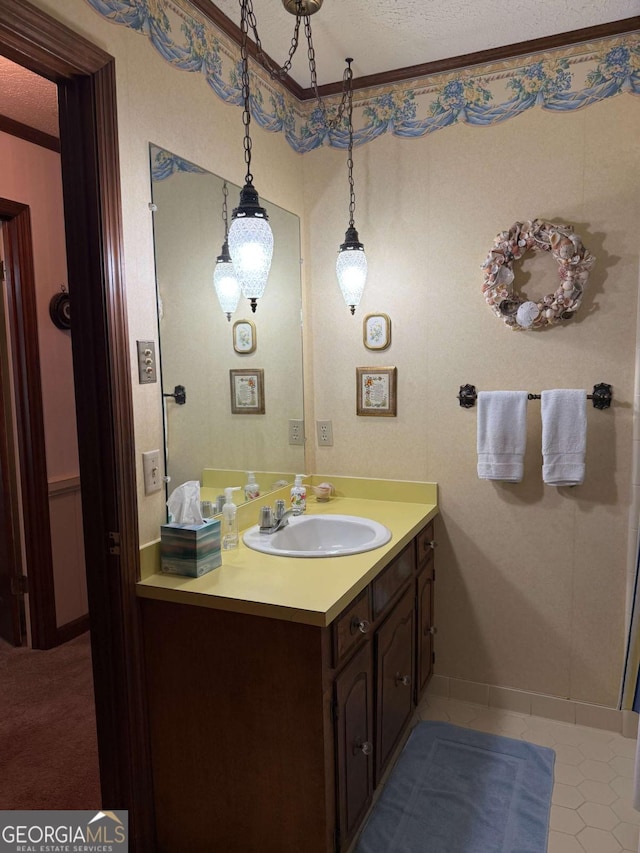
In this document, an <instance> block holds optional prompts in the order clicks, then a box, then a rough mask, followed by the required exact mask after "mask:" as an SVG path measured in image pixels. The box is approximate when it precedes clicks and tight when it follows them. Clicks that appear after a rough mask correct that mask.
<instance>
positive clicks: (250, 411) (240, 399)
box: [229, 368, 265, 415]
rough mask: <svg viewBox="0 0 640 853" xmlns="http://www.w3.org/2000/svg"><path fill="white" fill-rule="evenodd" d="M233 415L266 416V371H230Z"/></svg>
mask: <svg viewBox="0 0 640 853" xmlns="http://www.w3.org/2000/svg"><path fill="white" fill-rule="evenodd" d="M229 379H230V382H231V414H232V415H264V412H265V408H264V370H263V369H262V368H255V369H253V370H230V371H229Z"/></svg>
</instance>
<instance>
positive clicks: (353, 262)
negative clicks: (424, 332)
mask: <svg viewBox="0 0 640 853" xmlns="http://www.w3.org/2000/svg"><path fill="white" fill-rule="evenodd" d="M345 61H346V63H347V68H346V70H345V73H344V80H345V83H346V91H347V119H348V121H349V154H348V157H347V171H348V174H349V227H348V228H347V232H346V234H345V236H344V243H342V244H341V246H340V251H339V252H338V259H337V261H336V275H337V276H338V284H339V285H340V290H341V291H342V295H343V297H344V301H345V302H346V303H347V305H348V306H349V308H350V310H351V313H352V314H355V310H356V307H357V306H358V305H359V304H360V299H361V297H362V291H363V290H364V285H365V282H366V280H367V256H366V255H365V253H364V246H363V245H362V243H361V242H360V238H359V237H358V232H357V231H356V227H355V223H354V219H353V216H354V213H355V209H356V191H355V186H354V182H353V88H352V85H351V81H352V79H353V71H352V70H351V63H352V62H353V59H346V60H345Z"/></svg>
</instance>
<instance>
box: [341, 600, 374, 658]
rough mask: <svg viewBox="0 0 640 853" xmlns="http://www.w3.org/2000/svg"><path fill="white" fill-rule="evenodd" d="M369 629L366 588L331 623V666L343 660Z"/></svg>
mask: <svg viewBox="0 0 640 853" xmlns="http://www.w3.org/2000/svg"><path fill="white" fill-rule="evenodd" d="M370 629H371V596H370V595H369V587H367V588H366V589H365V590H363V592H361V593H360V595H359V596H358V597H357V598H356V600H355V601H352V602H351V604H350V605H349V606H348V607H347V609H346V610H343V612H342V613H341V614H340V616H338V618H337V619H336V620H335V622H334V623H333V643H332V645H333V666H334V668H335V667H336V666H338V664H339V663H340V662H341V661H343V660H345V658H346V657H347V656H348V655H349V654H350V652H351V651H352V650H353V649H354V648H355V647H356V645H357V644H358V642H359V641H360V640H361V639H363V637H364V636H365V635H366V634H368V633H369V631H370Z"/></svg>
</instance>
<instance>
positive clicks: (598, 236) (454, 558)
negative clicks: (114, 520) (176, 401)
mask: <svg viewBox="0 0 640 853" xmlns="http://www.w3.org/2000/svg"><path fill="white" fill-rule="evenodd" d="M36 2H37V5H39V6H41V7H42V8H43V9H45V10H46V11H47V12H49V14H51V15H53V16H54V17H58V18H61V19H62V20H64V22H65V23H67V24H68V25H69V26H71V27H72V28H73V29H75V30H76V31H78V32H81V33H83V34H84V35H86V36H87V37H88V38H90V39H91V40H92V41H94V42H95V43H97V44H98V45H100V46H101V47H103V48H104V49H106V50H107V51H109V52H110V53H111V54H113V55H114V56H115V57H116V61H117V82H118V110H119V126H120V136H121V158H122V186H123V214H124V229H125V250H126V258H125V260H126V276H127V289H128V303H129V319H130V331H131V340H132V342H134V341H135V340H136V338H148V337H154V336H155V303H154V295H153V287H154V283H153V258H152V241H151V221H150V215H149V212H148V209H147V203H148V200H149V177H148V164H147V145H148V142H149V141H150V140H151V141H154V142H155V143H157V144H159V145H161V146H163V147H165V148H167V149H169V150H171V151H176V152H177V153H179V154H181V155H182V156H184V157H186V158H187V159H189V160H192V161H194V162H196V163H198V164H200V165H202V166H203V167H205V168H207V169H210V170H211V171H213V172H215V173H217V174H220V175H224V176H226V177H228V178H229V179H230V180H232V181H235V182H236V183H239V182H240V181H241V178H242V161H241V158H240V157H239V156H238V149H239V139H240V135H241V134H240V122H239V114H238V112H237V110H236V109H234V108H233V107H230V106H227V105H224V104H222V103H221V102H220V101H219V100H217V98H216V97H215V96H213V95H212V94H211V93H210V91H209V90H208V88H207V86H206V84H205V83H204V81H203V80H201V79H200V78H198V77H197V75H195V74H188V73H186V72H180V71H176V70H172V69H171V68H169V66H168V65H167V64H166V63H165V62H163V60H161V59H160V58H159V56H158V55H157V54H156V53H155V51H154V50H153V49H152V48H151V47H150V46H149V44H148V43H147V42H146V40H145V39H144V37H143V36H140V35H137V34H136V33H134V32H132V31H130V30H127V29H125V28H123V27H119V26H115V25H110V24H108V23H107V22H106V21H105V20H104V19H102V18H100V17H99V16H98V15H97V14H96V13H94V12H93V11H92V10H91V9H90V8H89V7H88V6H87V5H86V4H85V3H84V2H83V0H67V2H65V4H64V6H63V8H62V9H61V8H60V7H59V4H58V3H57V2H55V0H36ZM639 131H640V110H639V102H638V99H637V98H634V97H632V96H631V95H628V94H623V95H619V96H617V97H615V98H611V99H609V100H608V101H604V102H602V103H599V104H596V105H594V106H591V107H589V108H588V109H583V110H581V111H579V112H576V113H573V114H563V115H557V114H552V113H550V112H545V111H543V110H542V109H540V108H535V109H533V110H530V111H528V112H527V113H525V114H524V115H522V116H520V117H519V118H517V119H514V120H511V121H508V122H505V123H504V124H501V125H497V126H495V127H487V128H473V127H467V126H463V125H459V126H454V127H452V128H449V129H446V130H443V131H441V132H438V133H435V134H432V135H429V136H427V137H425V138H422V139H417V140H399V139H395V138H393V137H392V136H391V134H386V135H385V136H383V137H380V138H379V139H378V140H376V141H375V142H373V143H370V144H368V145H366V146H364V147H363V148H361V149H357V150H356V154H355V169H356V187H357V192H358V208H357V212H356V224H357V226H358V228H359V230H360V236H361V238H362V240H363V241H364V243H365V245H366V248H367V254H368V258H369V265H370V277H369V282H368V284H367V289H366V291H365V296H364V298H363V302H362V304H361V306H360V308H359V310H358V312H357V313H356V315H355V317H351V316H350V314H349V313H348V311H347V309H346V308H345V306H344V304H343V302H342V298H341V296H340V294H339V291H338V289H337V286H336V284H335V279H334V274H333V269H334V264H335V252H336V249H337V246H338V244H339V243H340V242H341V241H342V239H343V237H344V230H345V228H346V224H347V222H346V218H347V188H346V178H345V155H344V152H342V153H341V152H338V151H335V150H327V149H323V150H320V151H316V152H312V153H310V154H307V155H305V156H304V157H303V158H300V157H298V156H297V155H295V154H294V153H293V152H292V151H291V150H290V149H289V148H288V147H287V144H286V142H285V140H284V138H283V137H282V135H281V134H267V133H264V132H261V131H260V130H259V129H257V128H256V129H255V131H254V137H255V139H254V143H255V144H254V166H255V168H254V170H253V171H254V174H255V175H256V184H257V185H258V187H259V190H260V192H261V194H263V195H264V196H265V197H266V198H269V199H271V200H272V201H274V202H276V203H277V204H280V205H282V206H283V207H285V208H288V209H290V210H292V211H293V212H295V213H297V214H302V213H303V200H304V214H305V215H304V217H303V255H304V257H305V260H306V263H305V270H306V277H307V282H306V284H307V290H306V315H305V316H306V322H307V337H306V344H305V372H306V379H307V380H308V381H307V392H308V393H307V395H306V399H307V403H306V405H307V418H308V419H309V418H310V417H311V416H313V415H315V416H316V417H321V418H331V419H332V420H333V426H334V440H335V445H334V447H333V448H323V449H322V450H316V451H314V450H313V448H311V450H310V454H309V460H308V461H309V463H310V464H309V470H315V471H317V472H319V473H328V474H329V473H340V474H354V475H358V474H359V475H366V476H381V477H404V478H407V479H417V480H420V479H429V480H436V481H438V483H439V484H440V495H441V506H442V516H441V519H440V521H439V525H438V527H439V531H438V534H439V539H440V542H441V547H440V549H439V552H438V562H439V567H440V568H439V575H438V587H437V615H438V622H439V628H440V633H439V635H438V664H437V671H438V672H439V673H440V674H443V675H448V676H453V677H458V678H465V679H471V680H476V681H486V682H490V683H493V684H498V685H503V686H509V687H515V688H523V689H527V690H532V691H539V692H541V693H548V694H553V695H556V696H564V697H571V698H573V699H576V700H584V701H589V702H595V703H602V704H608V705H613V704H614V703H615V702H616V697H617V690H618V682H619V676H620V670H621V657H622V649H623V634H624V606H625V602H624V593H625V568H626V565H625V563H626V540H627V514H628V506H629V496H630V490H631V485H630V484H631V475H630V470H631V449H632V411H633V408H632V407H633V400H634V383H633V376H634V356H635V346H636V319H635V318H636V294H637V284H638V233H639V228H638V226H639V224H640V223H639V220H640V211H639V209H638V205H639V201H638V199H640V193H639V192H638V189H639V187H638V183H639V180H640V178H639V177H638V176H639V175H640V169H639V168H638V167H639V165H640V164H639V163H638V160H639V157H640V152H639V150H638V147H637V144H636V143H635V140H637V139H638V138H640V137H639ZM303 190H304V199H303ZM535 216H539V217H542V218H548V219H554V220H555V221H558V222H561V221H567V222H569V223H572V224H574V225H575V226H576V229H577V231H578V233H580V234H581V235H582V237H583V239H584V241H585V243H586V245H587V248H588V249H589V250H590V251H592V252H593V254H595V255H596V256H597V258H598V264H597V266H596V268H595V270H594V272H593V275H592V279H591V283H590V289H589V293H588V295H587V297H586V299H585V301H584V303H583V306H582V308H581V310H580V314H579V317H578V318H576V320H575V322H574V323H573V325H571V326H567V327H566V328H559V329H551V330H549V331H545V332H540V333H531V334H517V333H512V332H510V331H508V330H507V329H506V328H504V327H502V325H501V323H500V321H499V320H497V319H496V318H495V317H494V316H493V315H492V314H491V312H490V311H489V309H488V308H487V307H486V306H485V304H484V302H483V299H482V296H481V292H480V287H481V281H482V277H481V272H480V264H481V263H482V261H483V259H484V257H485V255H486V253H487V251H488V249H489V247H490V245H491V241H492V239H493V237H494V236H495V234H496V233H497V232H498V231H499V230H502V229H504V228H507V227H509V226H510V225H511V224H512V223H513V222H514V221H515V220H517V219H527V218H533V217H535ZM554 267H555V265H554V263H553V261H552V260H551V258H549V257H543V258H536V259H532V260H527V262H526V263H525V265H524V271H523V273H521V274H520V277H519V281H520V282H524V281H525V280H528V287H529V291H530V295H533V296H535V295H537V294H540V293H548V292H551V291H552V290H554V289H555V281H556V270H555V268H554ZM370 311H385V312H386V313H388V314H389V315H390V316H391V318H392V322H393V344H392V347H391V349H390V350H388V351H387V352H385V353H381V354H378V355H375V354H373V353H370V352H368V351H367V350H365V349H364V347H363V345H362V318H363V316H364V315H365V314H366V313H368V312H370ZM311 332H312V333H311ZM368 364H394V365H396V366H397V367H398V371H399V384H398V393H399V403H398V417H397V418H396V419H393V420H391V419H376V418H357V417H356V416H355V399H354V397H355V392H354V387H355V377H354V373H355V367H356V366H357V365H368ZM600 381H605V382H609V383H611V384H612V385H613V386H614V390H615V395H616V405H615V407H614V408H613V409H611V410H609V411H607V412H597V411H595V410H592V409H590V410H589V417H588V430H589V433H588V436H589V437H588V445H589V447H588V455H587V478H586V481H585V484H584V485H583V486H581V487H578V488H576V489H574V490H568V489H566V490H554V489H551V488H549V487H545V486H543V485H542V482H541V474H540V420H539V418H540V416H539V408H538V407H539V403H532V404H531V405H530V412H529V444H528V450H527V457H526V473H525V480H524V482H523V483H522V484H520V485H500V484H491V483H487V482H480V481H479V480H478V479H477V477H476V472H475V461H476V460H475V427H476V412H475V410H473V409H472V410H469V411H465V410H462V409H461V408H460V407H459V406H458V403H457V400H456V394H457V392H458V387H459V385H460V384H463V383H466V382H471V383H473V384H475V385H477V387H478V388H479V389H487V390H490V389H498V388H505V389H508V388H514V389H518V388H524V389H526V390H531V391H538V390H540V389H543V388H552V387H587V388H588V389H589V390H590V388H591V386H592V385H593V384H594V383H596V382H600ZM134 407H135V422H136V446H137V448H138V451H142V450H145V449H152V448H153V447H159V446H160V445H161V441H162V432H161V419H160V405H159V387H158V386H147V387H142V388H141V387H140V386H138V385H137V383H136V381H135V376H134ZM138 455H139V454H138ZM139 506H140V536H141V542H142V543H144V542H147V541H150V540H152V539H154V538H156V536H157V525H158V521H159V519H160V518H161V516H162V497H161V496H160V495H158V496H154V497H151V498H145V497H144V495H143V494H142V491H140V498H139Z"/></svg>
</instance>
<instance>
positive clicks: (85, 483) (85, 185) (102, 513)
mask: <svg viewBox="0 0 640 853" xmlns="http://www.w3.org/2000/svg"><path fill="white" fill-rule="evenodd" d="M0 53H2V54H4V55H5V56H7V57H8V58H9V59H12V60H13V61H14V62H18V63H19V64H21V65H23V66H24V67H26V68H28V69H29V70H31V71H34V72H36V73H38V74H41V75H42V76H45V77H47V78H48V79H50V80H53V81H55V82H56V83H58V88H59V105H60V144H61V159H62V182H63V196H64V210H65V230H66V243H67V263H68V270H69V292H70V296H71V305H72V344H73V347H72V348H73V365H74V384H75V391H76V408H77V423H78V445H79V457H80V475H81V479H82V503H83V516H84V540H85V557H86V566H87V590H88V596H89V614H90V620H91V648H92V659H93V670H94V684H95V698H96V721H97V728H98V745H99V754H100V776H101V784H102V801H103V805H104V806H106V807H108V808H111V809H114V808H115V809H117V808H126V809H128V810H129V826H130V842H131V849H132V850H135V851H145V853H146V851H149V853H151V851H153V850H155V842H154V823H153V794H152V777H151V762H150V754H149V738H148V726H147V714H146V699H145V690H144V672H143V660H142V654H141V632H140V622H139V616H140V611H139V607H138V601H137V597H136V589H135V585H136V582H137V580H138V574H139V545H138V529H137V495H136V479H135V459H134V447H133V409H132V402H131V375H130V358H129V345H128V330H127V321H126V300H125V285H124V278H123V273H122V242H123V237H122V222H121V200H120V169H119V158H118V134H117V119H116V93H115V62H114V60H113V58H112V57H111V56H110V55H109V54H107V53H105V52H104V51H102V50H100V49H99V48H97V47H96V46H95V45H93V44H91V42H89V41H87V40H86V39H84V38H83V37H82V36H79V35H78V34H77V33H75V32H73V31H72V30H70V29H68V28H67V27H66V26H64V25H63V24H61V23H60V22H58V21H56V20H54V19H53V18H51V17H50V16H48V15H47V14H45V13H44V12H42V11H40V10H39V9H37V8H35V7H34V6H31V5H30V4H29V3H28V2H27V0H2V4H1V5H0ZM110 532H111V533H113V534H114V535H115V538H114V539H111V540H110V539H109V533H110ZM116 539H119V542H116V541H115V540H116ZM110 549H113V550H110ZM118 552H119V553H118Z"/></svg>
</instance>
